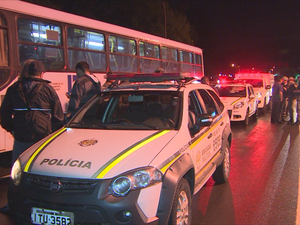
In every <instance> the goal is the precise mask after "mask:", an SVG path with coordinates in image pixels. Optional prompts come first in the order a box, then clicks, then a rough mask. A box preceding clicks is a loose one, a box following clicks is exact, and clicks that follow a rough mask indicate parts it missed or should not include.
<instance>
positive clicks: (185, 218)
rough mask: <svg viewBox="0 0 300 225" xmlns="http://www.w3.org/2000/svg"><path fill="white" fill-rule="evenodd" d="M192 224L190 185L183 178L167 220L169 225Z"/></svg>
mask: <svg viewBox="0 0 300 225" xmlns="http://www.w3.org/2000/svg"><path fill="white" fill-rule="evenodd" d="M191 222H192V196H191V189H190V185H189V183H188V182H187V180H186V179H185V178H182V179H181V180H180V182H179V184H178V186H177V189H176V193H175V197H174V201H173V204H172V210H171V214H170V218H169V223H168V224H169V225H171V224H172V225H173V224H182V225H188V224H191Z"/></svg>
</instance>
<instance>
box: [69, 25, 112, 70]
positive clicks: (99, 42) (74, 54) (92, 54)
mask: <svg viewBox="0 0 300 225" xmlns="http://www.w3.org/2000/svg"><path fill="white" fill-rule="evenodd" d="M67 36H68V60H69V66H70V68H71V69H73V70H74V69H75V66H76V64H77V62H79V61H86V62H87V63H88V64H89V66H90V69H91V71H95V72H96V71H97V72H99V71H100V72H101V71H102V72H104V71H106V56H105V37H104V35H103V34H101V33H97V32H93V31H87V30H83V29H78V28H73V27H68V29H67Z"/></svg>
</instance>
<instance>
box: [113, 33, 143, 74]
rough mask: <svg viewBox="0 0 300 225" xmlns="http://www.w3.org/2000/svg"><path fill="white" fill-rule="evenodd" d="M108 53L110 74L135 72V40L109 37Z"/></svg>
mask: <svg viewBox="0 0 300 225" xmlns="http://www.w3.org/2000/svg"><path fill="white" fill-rule="evenodd" d="M109 51H110V54H109V60H110V70H111V71H112V72H137V58H136V42H135V40H132V39H128V38H122V37H116V36H109Z"/></svg>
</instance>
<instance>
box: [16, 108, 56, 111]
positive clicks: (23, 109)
mask: <svg viewBox="0 0 300 225" xmlns="http://www.w3.org/2000/svg"><path fill="white" fill-rule="evenodd" d="M29 110H36V111H51V109H40V108H30V109H28V108H22V109H14V111H29Z"/></svg>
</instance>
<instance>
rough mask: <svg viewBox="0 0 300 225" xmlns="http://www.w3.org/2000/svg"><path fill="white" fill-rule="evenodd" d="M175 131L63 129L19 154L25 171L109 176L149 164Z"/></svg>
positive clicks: (82, 176)
mask: <svg viewBox="0 0 300 225" xmlns="http://www.w3.org/2000/svg"><path fill="white" fill-rule="evenodd" d="M176 133H177V131H174V130H172V131H169V130H166V131H158V130H90V129H70V128H63V129H62V130H60V131H58V132H56V133H54V134H52V135H50V136H49V137H47V138H45V139H43V140H42V141H40V142H39V143H37V144H35V145H34V146H32V147H31V148H29V149H28V150H27V151H26V152H25V153H24V154H22V155H21V157H20V160H21V164H22V169H23V171H25V172H29V173H33V174H40V175H49V176H59V177H74V178H75V177H76V178H99V179H101V178H103V179H104V178H111V177H114V176H116V175H119V174H120V173H122V172H125V171H128V170H131V169H135V168H139V167H143V166H148V165H149V164H150V163H151V161H152V160H153V159H154V158H155V156H156V155H157V154H158V153H159V152H160V151H161V150H162V149H163V148H164V147H165V146H166V145H167V144H168V143H169V142H170V140H171V139H172V138H173V137H174V135H176Z"/></svg>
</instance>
